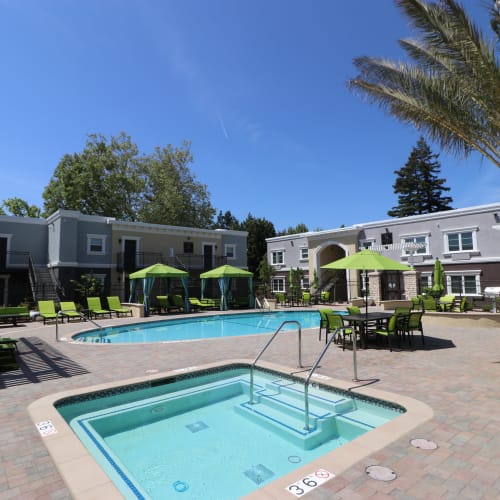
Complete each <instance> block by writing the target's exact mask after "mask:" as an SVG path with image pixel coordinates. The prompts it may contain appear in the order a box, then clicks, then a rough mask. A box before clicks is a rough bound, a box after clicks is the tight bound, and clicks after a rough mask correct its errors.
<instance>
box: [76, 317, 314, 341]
mask: <svg viewBox="0 0 500 500" xmlns="http://www.w3.org/2000/svg"><path fill="white" fill-rule="evenodd" d="M283 321H298V322H299V323H300V325H301V327H302V328H318V327H319V322H320V315H319V312H318V311H275V312H254V313H236V314H217V315H210V316H196V317H194V316H191V317H187V318H181V319H172V320H164V321H153V322H142V323H135V324H128V325H121V326H120V325H118V326H112V327H106V328H103V329H102V330H92V331H89V332H84V333H79V334H77V335H75V336H73V340H76V341H78V342H93V343H106V344H115V343H136V342H169V341H174V340H177V341H179V340H201V339H207V338H220V337H235V336H243V335H254V334H259V333H274V332H275V331H276V329H277V328H278V327H279V326H280V325H281V324H282V323H283ZM296 329H297V325H296V324H289V325H285V326H284V327H283V331H286V330H296Z"/></svg>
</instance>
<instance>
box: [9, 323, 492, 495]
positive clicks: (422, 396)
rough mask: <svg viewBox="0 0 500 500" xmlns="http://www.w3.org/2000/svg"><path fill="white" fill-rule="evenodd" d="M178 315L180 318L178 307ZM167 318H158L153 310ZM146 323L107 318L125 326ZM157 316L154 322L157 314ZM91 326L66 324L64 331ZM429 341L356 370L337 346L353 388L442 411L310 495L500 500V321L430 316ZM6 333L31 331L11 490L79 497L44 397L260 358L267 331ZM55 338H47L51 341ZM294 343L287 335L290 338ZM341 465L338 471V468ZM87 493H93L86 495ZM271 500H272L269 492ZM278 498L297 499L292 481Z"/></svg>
mask: <svg viewBox="0 0 500 500" xmlns="http://www.w3.org/2000/svg"><path fill="white" fill-rule="evenodd" d="M170 316H171V317H173V316H174V315H170ZM153 319H158V318H153ZM130 321H137V319H132V320H131V319H125V318H120V319H113V320H105V321H103V322H102V323H103V324H107V325H109V324H117V323H119V324H123V323H125V322H130ZM145 321H147V319H146V320H145ZM85 327H87V324H82V323H73V324H70V325H67V324H65V325H64V326H62V327H60V331H59V333H60V337H66V338H69V336H70V334H71V333H72V332H76V331H79V330H81V329H83V328H85ZM424 331H425V335H426V346H425V349H422V347H421V343H420V339H419V338H417V337H415V338H414V342H413V348H409V347H407V346H403V349H402V350H401V351H397V350H396V351H394V352H389V350H388V349H386V348H380V349H367V350H362V351H358V376H359V378H360V379H362V381H361V382H358V383H354V382H351V379H352V377H353V365H352V352H351V351H350V350H346V351H342V349H340V348H337V347H334V348H333V349H332V350H331V352H329V353H327V355H326V356H325V358H324V360H323V361H322V363H321V367H320V368H319V369H318V373H319V374H321V375H325V376H329V377H332V378H335V379H341V380H344V381H345V382H346V383H348V384H349V385H350V386H351V387H357V386H360V385H363V384H367V383H370V382H372V383H371V384H370V387H373V388H375V389H377V390H381V391H388V392H391V393H396V394H400V395H401V396H402V397H409V398H414V399H416V400H419V401H421V402H423V403H425V404H427V405H428V406H430V407H431V408H432V410H433V412H434V416H433V417H432V418H431V419H430V420H428V421H427V422H426V423H425V424H423V425H421V426H419V427H417V428H416V429H414V430H413V431H412V432H410V433H408V434H405V435H403V436H400V437H398V438H397V439H396V440H395V441H394V442H392V443H391V444H389V445H388V446H385V447H384V448H382V449H380V450H376V451H372V452H369V453H368V455H367V456H366V457H365V458H364V459H362V460H360V461H358V462H356V463H354V465H352V466H350V467H348V468H347V469H346V470H344V471H342V472H340V473H339V474H337V475H336V477H334V478H333V479H331V480H329V481H328V482H326V483H324V484H323V485H322V486H320V487H318V488H316V489H314V490H312V491H311V492H310V493H308V495H307V498H310V499H318V500H319V499H326V498H328V499H332V498H349V499H358V498H359V499H362V498H368V497H374V498H404V499H412V498H422V499H423V498H425V499H428V498H448V499H457V498H470V499H496V498H500V473H499V471H500V383H499V381H500V328H496V327H481V326H478V327H472V326H470V325H465V326H464V327H462V326H457V323H456V322H455V321H454V322H453V326H447V325H445V324H441V323H438V324H436V322H435V321H434V322H432V321H430V317H429V322H428V324H427V323H426V319H425V317H424ZM0 336H4V337H7V336H10V337H15V338H20V339H23V340H22V341H21V342H20V344H21V345H20V348H21V351H22V354H21V355H20V358H21V365H20V366H21V368H22V370H20V371H15V372H4V373H0V423H1V428H2V433H1V434H0V498H2V499H7V498H16V499H23V498H26V499H28V498H29V499H35V498H36V499H69V498H72V495H71V493H70V490H69V489H68V488H67V486H66V485H65V483H64V481H63V479H62V477H61V475H60V473H59V471H58V469H57V467H56V466H55V464H54V462H53V460H52V458H51V456H50V455H49V452H48V450H47V448H46V446H45V443H44V441H43V439H44V438H42V437H41V436H40V434H39V432H38V430H37V429H36V427H35V425H34V424H33V421H32V419H31V418H30V415H29V413H28V410H27V407H28V405H30V404H31V403H32V402H34V401H36V400H38V399H39V398H42V397H44V396H47V395H50V394H53V393H56V392H60V391H66V390H73V389H78V388H84V387H87V386H92V385H96V384H106V383H109V382H114V381H119V380H123V379H129V378H134V377H143V376H145V375H147V374H148V373H150V372H151V370H154V371H156V370H158V371H159V372H166V371H170V370H173V369H178V368H185V367H188V366H193V365H201V364H206V363H212V362H218V361H229V360H232V359H242V358H252V357H254V356H255V355H256V354H257V353H258V352H259V350H260V349H261V347H262V346H263V345H264V344H265V342H266V338H268V337H267V336H262V335H258V336H248V337H239V338H226V339H213V340H204V341H194V342H175V343H167V344H142V345H109V344H104V345H96V344H83V345H77V344H72V343H68V342H56V341H55V327H54V326H53V325H46V326H43V325H42V324H41V323H26V324H20V325H18V326H17V327H0ZM289 339H290V337H289V336H283V338H282V339H277V341H276V343H275V345H274V344H273V346H272V347H271V348H270V349H269V350H268V351H267V352H266V353H265V354H264V356H263V357H262V359H263V361H265V362H269V363H277V364H280V365H288V366H295V365H296V361H297V345H296V343H295V342H291V343H290V341H289ZM40 340H41V341H43V342H40ZM285 340H286V341H285ZM322 346H323V343H321V344H320V343H319V342H318V335H317V330H315V331H305V332H303V352H302V356H303V362H304V364H305V365H310V364H312V363H313V361H314V360H315V358H316V356H317V355H318V353H319V351H320V349H321V348H322ZM414 438H421V439H426V440H430V441H433V442H435V443H436V444H437V445H438V447H437V449H434V450H423V449H419V448H415V447H413V446H412V445H411V444H410V441H411V440H412V439H414ZM370 465H381V466H384V467H389V468H390V469H392V470H394V471H395V473H396V476H397V477H396V479H394V480H392V481H388V482H385V481H377V480H375V479H372V478H371V477H370V476H369V475H368V474H367V473H366V471H365V469H366V467H368V466H370ZM331 472H333V473H336V471H335V470H332V471H331ZM81 498H83V495H82V497H81ZM264 498H271V497H270V496H268V495H266V496H265V497H264ZM272 498H294V497H293V496H292V495H291V494H289V493H287V492H286V491H285V490H284V489H283V491H282V493H281V494H278V496H276V497H274V496H273V497H272Z"/></svg>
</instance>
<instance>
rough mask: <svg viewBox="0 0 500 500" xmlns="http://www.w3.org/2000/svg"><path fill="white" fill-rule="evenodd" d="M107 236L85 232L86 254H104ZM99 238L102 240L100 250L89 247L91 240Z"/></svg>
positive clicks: (105, 252)
mask: <svg viewBox="0 0 500 500" xmlns="http://www.w3.org/2000/svg"><path fill="white" fill-rule="evenodd" d="M107 238H108V235H107V234H91V233H87V255H106V254H107V251H106V240H107ZM92 239H94V240H101V241H102V250H100V251H95V250H92V249H91V246H92V243H91V240H92Z"/></svg>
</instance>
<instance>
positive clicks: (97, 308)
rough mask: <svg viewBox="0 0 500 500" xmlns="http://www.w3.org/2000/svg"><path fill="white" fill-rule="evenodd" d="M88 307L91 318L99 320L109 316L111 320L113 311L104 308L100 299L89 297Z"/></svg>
mask: <svg viewBox="0 0 500 500" xmlns="http://www.w3.org/2000/svg"><path fill="white" fill-rule="evenodd" d="M87 306H88V308H89V315H90V317H91V318H92V317H94V318H98V317H100V316H109V317H110V318H111V311H109V310H108V309H103V308H102V306H101V299H100V298H99V297H87Z"/></svg>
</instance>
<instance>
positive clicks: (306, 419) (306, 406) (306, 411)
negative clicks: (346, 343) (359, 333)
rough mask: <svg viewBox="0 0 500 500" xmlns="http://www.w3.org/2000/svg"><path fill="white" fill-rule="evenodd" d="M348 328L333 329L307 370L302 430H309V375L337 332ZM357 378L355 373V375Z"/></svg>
mask: <svg viewBox="0 0 500 500" xmlns="http://www.w3.org/2000/svg"><path fill="white" fill-rule="evenodd" d="M349 329H350V328H349V327H348V326H339V327H338V328H337V329H335V331H334V332H333V335H332V336H331V337H330V340H329V341H328V343H327V344H326V345H325V347H324V348H323V350H322V351H321V352H320V354H319V356H318V358H317V359H316V361H315V362H314V364H313V366H312V368H311V370H310V371H309V374H308V375H307V377H306V380H305V382H304V430H306V431H308V430H309V382H310V380H311V377H312V375H313V373H314V370H316V368H317V367H318V365H319V362H320V361H321V360H322V359H323V356H324V355H325V353H326V351H327V350H328V348H329V347H330V344H331V343H332V341H335V339H336V338H337V334H338V333H340V332H341V331H343V330H349ZM354 343H356V339H354ZM354 349H355V348H354ZM355 377H356V378H357V375H355Z"/></svg>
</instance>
